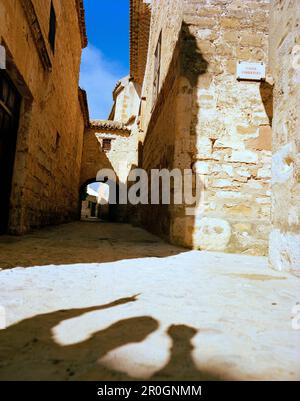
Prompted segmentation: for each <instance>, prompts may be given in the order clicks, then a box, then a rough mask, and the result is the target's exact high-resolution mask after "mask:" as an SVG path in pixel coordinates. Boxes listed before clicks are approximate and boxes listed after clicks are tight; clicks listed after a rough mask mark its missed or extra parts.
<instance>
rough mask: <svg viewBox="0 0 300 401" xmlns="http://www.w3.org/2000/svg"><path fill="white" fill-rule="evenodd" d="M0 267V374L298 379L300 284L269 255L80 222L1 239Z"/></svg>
mask: <svg viewBox="0 0 300 401" xmlns="http://www.w3.org/2000/svg"><path fill="white" fill-rule="evenodd" d="M0 267H1V268H2V270H1V271H0V305H1V309H0V313H2V320H3V314H4V311H5V314H6V324H7V328H6V329H4V330H0V380H4V379H9V380H11V379H46V380H50V379H51V380H52V379H53V380H57V379H66V380H69V379H70V380H74V379H76V380H90V379H96V380H101V379H125V380H126V379H144V378H145V379H146V378H147V379H155V380H156V379H171V380H174V379H223V380H239V379H241V380H245V379H250V380H251V379H273V380H276V379H291V380H299V379H300V330H295V329H293V328H292V318H293V312H292V308H293V307H295V305H296V304H297V303H298V304H299V302H300V295H299V290H300V281H299V278H297V277H295V276H293V275H289V274H288V273H280V272H275V271H273V270H271V269H269V268H268V266H267V259H266V258H263V257H254V256H244V255H229V254H221V253H208V252H198V251H187V250H185V249H181V248H176V247H174V246H172V245H168V244H166V243H164V242H163V241H161V240H160V239H158V238H157V237H155V236H152V235H151V234H149V233H147V232H145V231H143V230H141V229H139V228H134V227H132V226H129V225H125V224H108V223H99V222H95V223H89V222H77V223H71V224H66V225H63V226H60V227H52V228H47V229H43V230H40V231H35V232H33V233H31V234H29V235H26V236H24V237H23V238H13V237H8V236H6V237H1V239H0ZM23 267H26V268H25V269H24V268H23ZM1 311H2V312H1ZM298 322H299V319H298Z"/></svg>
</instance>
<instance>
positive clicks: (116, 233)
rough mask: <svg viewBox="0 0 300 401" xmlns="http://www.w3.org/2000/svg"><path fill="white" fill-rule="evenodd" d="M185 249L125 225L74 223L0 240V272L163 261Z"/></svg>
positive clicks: (0, 238)
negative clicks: (125, 260) (147, 260)
mask: <svg viewBox="0 0 300 401" xmlns="http://www.w3.org/2000/svg"><path fill="white" fill-rule="evenodd" d="M184 251H185V249H183V248H179V247H176V246H173V245H170V244H167V243H165V242H164V241H162V240H161V239H160V238H158V237H156V236H154V235H152V234H150V233H148V232H147V231H145V230H143V229H140V228H137V227H133V226H131V225H129V224H119V223H106V222H98V221H96V222H93V221H90V222H83V221H81V222H75V223H70V224H63V225H61V226H55V227H47V228H44V229H41V230H36V231H33V232H32V233H30V234H27V235H25V236H23V237H13V236H1V237H0V269H8V268H13V267H31V266H46V265H52V264H53V265H68V264H77V263H105V262H115V261H118V260H123V259H135V258H145V257H166V256H172V255H176V254H178V253H181V252H184Z"/></svg>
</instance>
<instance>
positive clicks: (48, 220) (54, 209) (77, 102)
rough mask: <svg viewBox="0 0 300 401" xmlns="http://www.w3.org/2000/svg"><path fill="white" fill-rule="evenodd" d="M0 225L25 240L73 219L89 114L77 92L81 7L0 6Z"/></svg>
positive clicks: (69, 0)
mask: <svg viewBox="0 0 300 401" xmlns="http://www.w3.org/2000/svg"><path fill="white" fill-rule="evenodd" d="M0 41H1V43H0V44H1V45H2V49H5V54H6V69H5V70H1V71H0V73H1V78H0V79H1V101H0V125H1V139H0V152H1V153H0V164H1V168H0V170H1V171H0V188H1V189H0V191H1V205H0V216H1V218H0V226H1V232H5V231H7V230H8V231H9V232H10V233H17V234H20V233H24V232H26V231H28V230H29V229H30V228H32V227H37V226H41V225H45V224H53V223H61V222H64V221H67V220H71V219H75V218H77V215H78V199H79V190H78V188H79V179H80V167H81V157H82V143H83V133H84V129H85V125H87V124H88V112H87V106H86V98H85V93H84V92H83V91H81V90H80V89H79V88H78V80H79V68H80V61H81V51H82V48H84V47H85V46H86V45H87V37H86V30H85V21H84V10H83V2H82V0H64V1H60V0H14V1H11V0H0Z"/></svg>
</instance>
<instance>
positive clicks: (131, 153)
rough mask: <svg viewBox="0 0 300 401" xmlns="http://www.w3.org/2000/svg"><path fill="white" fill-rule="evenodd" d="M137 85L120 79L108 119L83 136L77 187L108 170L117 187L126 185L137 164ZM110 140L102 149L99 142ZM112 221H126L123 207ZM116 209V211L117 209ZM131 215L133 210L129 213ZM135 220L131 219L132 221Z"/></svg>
mask: <svg viewBox="0 0 300 401" xmlns="http://www.w3.org/2000/svg"><path fill="white" fill-rule="evenodd" d="M139 91H140V88H139V85H137V84H136V83H134V82H133V81H132V80H131V79H130V78H129V77H125V78H123V79H121V80H120V81H119V82H118V83H117V85H116V88H115V90H114V92H113V99H114V104H113V107H112V111H111V113H110V116H109V118H110V119H109V120H95V121H91V124H90V126H89V128H87V129H86V132H85V134H84V144H83V155H82V165H81V179H80V185H81V186H85V185H86V184H87V183H90V182H93V181H95V180H96V177H97V173H98V172H99V171H100V170H102V169H110V170H111V171H112V172H113V173H114V174H115V178H116V181H117V184H118V185H119V188H120V187H121V186H123V187H124V186H126V184H127V178H128V174H129V173H130V171H131V170H132V169H133V168H134V167H136V166H137V165H138V145H139V130H138V127H137V116H138V112H139V105H140V97H139ZM105 140H110V141H111V149H110V150H105V149H104V147H103V141H105ZM114 209H115V213H114V215H115V216H114V218H115V220H122V221H124V220H128V219H129V218H130V217H129V215H130V214H131V213H130V212H129V209H127V206H125V205H121V206H120V207H115V208H114ZM117 209H118V210H117ZM132 213H133V214H134V213H135V211H132ZM132 220H135V219H132Z"/></svg>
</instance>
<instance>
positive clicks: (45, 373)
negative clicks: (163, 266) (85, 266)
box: [0, 295, 220, 381]
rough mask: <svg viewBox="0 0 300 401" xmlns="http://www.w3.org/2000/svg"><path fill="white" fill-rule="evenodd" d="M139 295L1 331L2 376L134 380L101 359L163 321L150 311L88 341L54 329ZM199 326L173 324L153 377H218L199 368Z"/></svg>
mask: <svg viewBox="0 0 300 401" xmlns="http://www.w3.org/2000/svg"><path fill="white" fill-rule="evenodd" d="M137 297H138V296H137V295H135V296H132V297H128V298H122V299H119V300H116V301H114V302H112V303H109V304H106V305H100V306H94V307H89V308H82V309H72V310H60V311H56V312H53V313H49V314H44V315H39V316H35V317H32V318H29V319H26V320H23V321H21V322H19V323H17V324H15V325H13V326H10V327H8V328H7V329H6V330H3V331H0V380H9V381H10V380H21V381H24V380H26V381H27V380H133V379H134V378H132V377H130V376H128V375H127V374H126V373H121V372H117V371H114V370H110V369H108V368H106V367H104V366H101V364H100V362H99V359H101V358H102V357H104V356H105V355H106V354H107V353H109V352H110V351H112V350H114V349H116V348H118V347H121V346H124V345H126V344H130V343H138V342H142V341H143V340H145V339H146V338H147V337H148V336H149V335H150V334H151V333H153V332H154V331H156V330H157V329H158V327H159V323H158V322H157V321H156V320H155V319H154V318H152V317H150V316H140V317H135V318H129V319H124V320H120V321H118V322H117V323H115V324H113V325H111V326H110V327H108V328H106V329H105V330H102V331H99V332H97V333H95V334H93V335H92V336H91V337H90V338H88V339H87V340H85V341H83V342H81V343H78V344H74V345H67V346H62V345H59V344H57V343H56V342H55V340H54V339H53V336H52V332H51V330H52V329H53V328H54V327H56V326H57V325H58V324H59V323H60V322H62V321H65V320H67V319H71V318H75V317H79V316H81V315H83V314H85V313H88V312H93V311H100V310H104V309H109V308H113V307H116V306H120V305H124V304H128V303H131V302H136V301H137ZM196 333H197V330H196V329H194V328H192V327H188V326H186V325H173V326H171V327H170V328H169V329H168V332H167V334H168V335H169V336H170V338H171V339H172V344H173V345H172V347H171V349H170V358H169V362H168V363H167V365H166V366H165V367H164V368H163V369H162V370H160V371H158V372H156V373H155V374H154V375H153V376H152V377H151V379H152V380H155V381H156V380H219V379H220V376H218V375H216V374H214V373H211V372H200V371H198V370H197V369H196V367H195V365H194V362H193V360H192V356H191V352H192V350H193V346H192V345H191V340H192V338H193V337H194V336H195V335H196Z"/></svg>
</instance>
